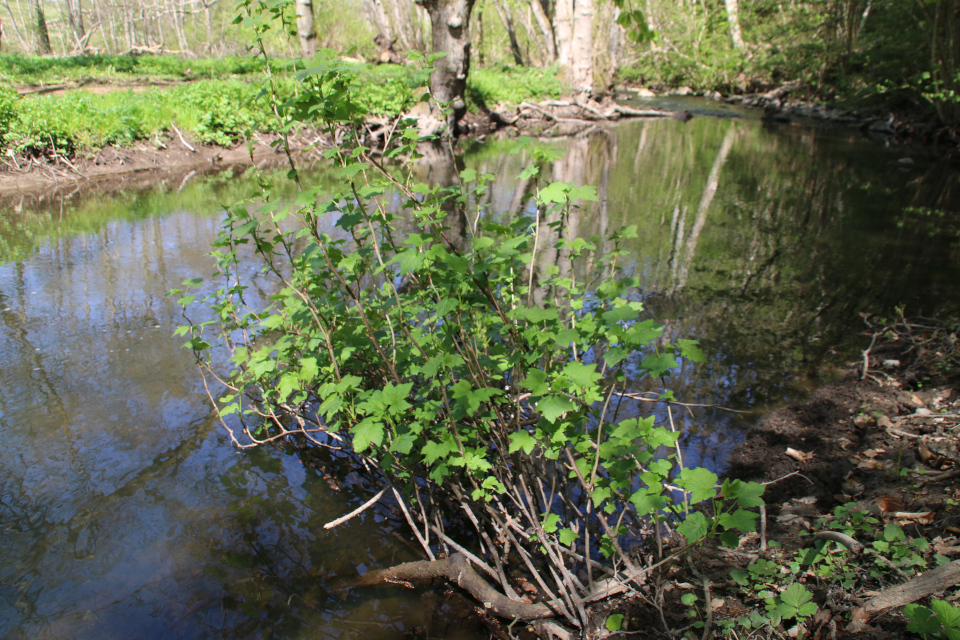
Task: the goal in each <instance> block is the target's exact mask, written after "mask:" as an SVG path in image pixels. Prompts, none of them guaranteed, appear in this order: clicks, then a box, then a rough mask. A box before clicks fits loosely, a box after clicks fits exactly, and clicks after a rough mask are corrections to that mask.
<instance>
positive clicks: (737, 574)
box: [730, 569, 750, 587]
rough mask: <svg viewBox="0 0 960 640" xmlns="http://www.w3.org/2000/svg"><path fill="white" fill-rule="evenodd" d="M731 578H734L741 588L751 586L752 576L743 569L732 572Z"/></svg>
mask: <svg viewBox="0 0 960 640" xmlns="http://www.w3.org/2000/svg"><path fill="white" fill-rule="evenodd" d="M730 577H731V578H733V579H734V581H735V582H736V583H737V584H739V585H740V586H741V587H745V586H747V585H748V584H750V574H749V573H747V572H746V571H744V570H743V569H734V570H733V571H731V572H730Z"/></svg>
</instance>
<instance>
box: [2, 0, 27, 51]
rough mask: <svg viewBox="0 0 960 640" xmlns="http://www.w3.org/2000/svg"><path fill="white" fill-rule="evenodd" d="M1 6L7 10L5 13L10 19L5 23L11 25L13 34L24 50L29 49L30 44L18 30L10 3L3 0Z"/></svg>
mask: <svg viewBox="0 0 960 640" xmlns="http://www.w3.org/2000/svg"><path fill="white" fill-rule="evenodd" d="M3 8H4V9H6V10H7V15H9V16H10V20H9V21H8V22H7V24H9V25H10V26H12V27H13V35H15V36H17V40H19V41H20V47H21V48H22V49H23V50H24V51H28V50H29V49H30V45H29V44H27V41H26V39H25V38H24V37H23V34H22V33H21V32H20V28H19V27H18V26H17V21H16V20H15V19H14V17H13V11H11V9H10V3H9V2H8V1H7V0H4V2H3Z"/></svg>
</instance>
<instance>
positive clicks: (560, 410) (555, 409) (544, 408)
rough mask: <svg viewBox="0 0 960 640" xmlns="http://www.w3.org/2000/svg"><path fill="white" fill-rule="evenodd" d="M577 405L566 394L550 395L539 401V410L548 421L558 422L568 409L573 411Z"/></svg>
mask: <svg viewBox="0 0 960 640" xmlns="http://www.w3.org/2000/svg"><path fill="white" fill-rule="evenodd" d="M576 408H577V405H575V404H574V403H573V401H572V400H571V399H570V398H568V397H566V396H558V395H550V396H546V397H544V398H543V399H541V400H540V401H539V402H537V411H539V412H540V415H542V416H543V417H544V418H545V419H546V420H547V422H556V421H557V418H559V417H560V416H562V415H563V414H564V413H566V412H567V411H573V410H574V409H576Z"/></svg>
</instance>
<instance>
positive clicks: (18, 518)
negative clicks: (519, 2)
mask: <svg viewBox="0 0 960 640" xmlns="http://www.w3.org/2000/svg"><path fill="white" fill-rule="evenodd" d="M693 104H694V105H695V106H696V104H698V103H693ZM721 115H725V116H739V115H742V112H737V111H735V110H734V111H731V112H729V113H724V114H721ZM557 144H558V145H559V146H562V147H565V148H566V149H567V150H568V152H567V155H566V157H565V158H564V159H563V160H561V161H559V162H558V163H557V164H556V165H555V166H554V167H553V168H552V174H553V179H559V180H564V181H568V182H578V183H590V184H595V185H598V186H599V188H600V195H601V200H602V202H601V203H600V205H599V206H597V207H595V208H592V209H588V210H584V211H583V212H581V213H580V214H579V216H576V217H575V218H574V220H573V222H574V224H576V225H577V228H578V233H579V234H580V235H581V236H582V237H590V236H592V235H594V234H603V233H606V232H608V231H610V230H613V229H615V228H618V227H619V226H622V225H625V224H631V225H637V226H638V232H639V237H638V239H636V240H635V241H631V245H630V249H631V250H632V255H633V258H632V260H631V262H630V264H629V269H630V270H632V271H633V272H634V273H636V274H637V275H638V276H640V278H641V281H642V283H643V284H642V287H641V289H640V290H638V291H636V292H634V293H633V294H632V295H634V296H636V297H637V298H639V299H643V300H644V301H645V303H646V305H647V307H648V309H649V310H650V311H651V313H652V315H653V316H654V317H656V318H657V319H658V320H660V321H661V322H663V323H664V324H665V325H666V327H667V330H668V332H669V333H670V334H671V335H673V336H675V337H695V338H698V339H700V340H701V341H702V344H703V346H704V350H705V351H706V353H707V355H708V358H709V363H707V364H704V365H696V366H690V365H687V366H685V368H684V369H683V370H681V371H678V372H676V376H675V380H674V384H675V388H676V389H677V395H678V397H681V398H683V399H685V400H687V401H690V402H719V403H723V404H725V405H728V406H734V407H739V408H745V409H755V408H763V407H769V406H774V405H777V404H782V403H784V402H790V401H793V400H796V399H798V398H802V397H803V395H804V394H805V393H807V392H809V390H810V389H811V388H812V387H813V386H814V385H815V384H817V383H818V382H820V381H822V380H823V379H824V378H825V377H829V376H830V375H831V374H830V371H829V368H828V367H827V366H826V365H827V364H828V363H830V362H841V363H842V362H843V359H842V358H841V357H839V356H837V355H835V354H836V353H837V352H840V353H843V352H844V350H845V349H849V348H850V346H851V344H852V342H853V341H855V340H856V334H857V332H858V331H860V330H861V329H862V328H863V327H864V324H863V319H862V318H861V317H860V316H859V315H858V314H859V313H861V312H865V313H867V312H869V313H874V312H876V313H882V314H883V313H885V314H889V313H892V312H893V309H894V307H895V306H897V305H905V306H906V309H907V312H908V313H921V312H926V311H929V310H931V309H934V308H937V307H941V306H944V305H946V306H954V307H955V306H956V305H957V303H958V301H960V249H958V244H957V230H956V227H955V226H954V227H953V228H951V227H950V224H949V220H950V217H949V215H948V216H947V217H946V218H944V217H943V216H942V215H941V212H947V214H950V213H951V212H952V216H953V218H952V219H953V220H954V224H955V221H956V217H957V216H956V211H957V204H958V196H957V189H958V187H960V184H958V175H960V174H958V167H956V166H952V165H947V164H944V163H941V162H938V161H937V160H936V159H934V158H932V157H929V156H926V155H924V153H922V152H920V151H916V150H904V149H896V148H887V147H885V146H883V145H881V144H876V143H869V142H866V141H863V140H861V139H860V138H859V136H858V134H857V133H855V132H850V131H846V130H837V129H829V128H807V127H792V126H786V127H778V128H770V127H768V126H767V125H765V124H763V123H761V122H759V121H758V120H756V119H749V118H740V117H722V118H709V117H698V118H695V119H694V120H692V121H691V122H688V123H679V122H676V121H672V120H668V121H651V122H637V123H628V124H624V125H621V126H619V127H616V128H611V129H605V130H602V131H598V132H595V133H594V134H592V135H590V136H586V137H581V138H568V139H564V140H561V141H557ZM510 146H511V143H510V142H509V141H488V142H486V143H485V144H483V145H477V146H476V148H475V149H471V150H470V151H469V153H468V154H467V155H466V158H465V161H466V164H467V165H469V166H474V167H477V168H478V169H480V170H482V171H487V172H490V173H493V174H495V175H496V176H497V177H498V182H497V188H495V189H493V190H492V191H491V194H490V196H489V199H488V201H487V202H485V203H483V204H484V206H485V214H484V215H489V216H499V217H506V216H510V215H512V212H516V211H518V210H520V209H522V208H523V207H524V206H526V200H525V196H528V195H529V189H530V188H531V185H529V184H525V185H524V184H521V185H517V184H516V181H515V180H514V176H515V175H516V174H517V173H518V172H519V169H520V168H521V167H522V165H523V161H524V160H523V158H522V157H521V156H509V155H506V151H508V150H509V147H510ZM904 157H910V158H912V160H913V164H912V165H909V166H908V168H906V170H904V169H903V168H898V166H894V165H891V164H890V163H891V162H895V161H897V160H899V159H901V158H904ZM900 164H901V165H903V166H904V167H907V165H906V163H900ZM424 171H425V172H428V170H427V169H424ZM312 179H313V180H316V181H321V182H322V181H324V180H329V179H331V178H330V177H329V176H326V175H324V174H322V173H319V172H318V173H316V174H315V175H314V177H313V178H312ZM180 187H181V185H180V180H172V181H170V182H169V183H168V184H166V185H160V186H158V187H157V188H154V189H145V190H144V189H137V190H131V191H127V192H121V193H118V194H114V195H105V196H104V195H97V194H90V195H82V194H76V195H74V196H72V197H66V193H68V192H66V193H59V194H48V195H47V196H45V197H44V200H43V201H38V199H37V198H36V197H35V196H32V197H24V198H23V199H22V200H21V199H16V200H12V201H11V200H9V199H7V200H5V203H6V209H5V210H4V211H2V212H0V637H9V638H111V637H117V638H209V637H224V638H228V637H229V638H247V637H270V638H273V637H277V638H314V637H316V638H326V637H337V638H349V637H376V638H391V637H401V636H405V635H406V637H410V636H411V635H412V636H413V637H428V636H431V637H456V636H457V635H461V636H463V637H469V636H470V635H471V634H474V633H475V631H474V630H473V629H472V628H471V627H470V625H469V624H467V625H461V622H460V617H459V610H457V609H456V608H455V607H452V606H451V604H450V603H449V602H447V601H446V600H445V598H444V597H443V596H442V595H439V596H438V595H437V594H432V593H428V592H421V591H408V590H405V589H401V588H396V589H386V590H381V591H375V592H363V593H354V594H351V595H348V596H344V595H338V594H336V593H335V592H334V591H333V590H332V589H331V584H332V581H333V580H334V578H335V577H336V576H349V575H355V573H356V572H357V571H358V570H359V571H363V570H366V569H367V568H369V567H375V566H383V565H386V564H389V563H393V562H396V561H399V560H405V559H410V558H412V557H414V556H413V552H411V551H410V549H409V546H408V545H407V544H405V542H404V541H403V540H402V539H401V538H400V537H398V536H397V535H395V534H394V533H393V532H392V531H391V530H390V529H389V527H385V526H384V525H383V523H382V522H379V521H378V520H380V518H379V516H376V515H375V514H373V513H372V512H370V513H368V514H365V516H363V517H360V518H356V519H354V520H352V521H351V522H349V523H348V524H346V525H343V526H341V527H338V528H336V529H333V530H330V531H325V530H323V529H322V525H323V524H324V523H326V522H328V521H330V520H332V519H334V518H336V517H338V516H340V515H342V514H344V513H346V512H347V511H349V510H351V509H352V508H354V507H355V506H356V505H357V504H359V498H358V497H357V496H356V495H354V493H353V489H352V488H351V486H352V484H353V482H354V481H355V480H356V478H347V482H345V483H343V482H338V480H343V478H340V477H338V478H337V479H332V478H325V477H324V476H323V475H322V474H321V473H320V472H318V471H317V470H316V469H314V468H305V467H304V466H303V465H302V464H301V462H300V460H299V459H298V458H296V457H295V456H293V455H291V454H290V453H288V452H283V451H278V450H274V449H263V450H258V451H252V452H249V451H245V452H238V451H236V450H235V449H234V448H233V447H232V446H231V444H230V442H229V441H228V439H227V438H226V437H225V436H224V434H222V433H221V432H220V431H219V430H218V429H217V428H216V427H215V426H214V425H213V423H212V421H211V418H210V415H209V410H208V405H207V399H206V397H205V395H204V390H203V388H202V386H201V384H200V381H199V377H198V375H197V374H196V372H195V370H194V368H193V365H192V362H191V358H190V355H189V354H188V353H186V352H184V351H183V350H182V349H181V348H180V343H181V342H182V339H179V338H175V337H173V336H172V333H173V330H174V328H175V327H176V326H177V324H178V322H180V317H179V313H178V310H177V308H176V307H175V305H173V304H172V303H171V302H170V301H169V300H166V299H164V293H165V292H166V291H167V290H168V289H169V288H172V287H175V286H178V285H179V284H180V282H181V281H183V280H184V279H186V278H189V277H193V276H196V275H206V274H209V273H210V271H211V264H210V262H209V259H208V258H207V257H205V253H206V251H207V246H208V245H209V242H210V241H211V240H212V238H213V237H214V236H215V234H216V231H217V228H218V226H219V224H220V216H219V215H218V214H217V211H218V210H219V205H220V204H221V203H229V202H233V201H235V200H238V199H239V198H241V197H244V196H246V195H247V194H248V193H249V191H250V187H249V185H248V183H246V182H245V181H244V180H242V179H241V177H240V176H234V175H226V176H224V175H221V176H198V177H195V178H193V179H191V180H190V181H189V182H188V183H186V184H185V185H182V190H180ZM945 221H946V222H945ZM931 222H933V223H934V224H932V225H931ZM944 229H945V231H944ZM544 259H545V260H550V259H553V258H552V257H551V256H549V255H546V256H545V257H544ZM256 268H257V267H256V265H255V264H252V263H251V265H250V267H249V269H250V271H249V273H250V275H251V276H252V275H253V274H254V273H255V271H256ZM261 286H262V287H263V290H262V291H256V288H255V292H256V293H257V294H258V295H265V294H267V293H269V285H268V284H265V283H261ZM682 420H683V421H684V422H685V424H686V427H687V436H686V439H685V441H684V442H685V445H684V456H685V462H686V463H687V464H709V465H711V466H713V467H716V468H722V467H723V464H724V458H725V456H726V455H727V454H728V453H729V451H730V450H731V448H733V447H735V446H736V444H737V442H739V441H740V440H741V439H742V429H743V428H744V426H745V425H747V426H748V424H749V422H748V421H747V422H744V421H742V420H734V419H733V418H731V417H730V415H729V414H724V413H722V412H715V411H714V412H710V411H706V412H701V413H699V414H696V415H691V416H683V417H682Z"/></svg>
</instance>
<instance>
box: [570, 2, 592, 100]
mask: <svg viewBox="0 0 960 640" xmlns="http://www.w3.org/2000/svg"><path fill="white" fill-rule="evenodd" d="M570 86H571V88H572V89H573V91H574V92H575V93H576V94H577V95H578V96H580V97H584V96H590V95H592V94H593V0H575V1H574V12H573V43H572V46H571V52H570Z"/></svg>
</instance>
